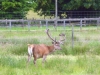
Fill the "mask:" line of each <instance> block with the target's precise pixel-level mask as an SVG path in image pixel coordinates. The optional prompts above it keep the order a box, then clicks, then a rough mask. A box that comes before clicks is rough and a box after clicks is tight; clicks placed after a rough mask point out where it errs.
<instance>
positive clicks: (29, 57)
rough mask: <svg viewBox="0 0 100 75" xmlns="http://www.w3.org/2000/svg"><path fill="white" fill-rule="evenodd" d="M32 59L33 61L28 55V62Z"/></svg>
mask: <svg viewBox="0 0 100 75" xmlns="http://www.w3.org/2000/svg"><path fill="white" fill-rule="evenodd" d="M30 59H31V56H30V55H29V54H28V60H27V62H29V61H30Z"/></svg>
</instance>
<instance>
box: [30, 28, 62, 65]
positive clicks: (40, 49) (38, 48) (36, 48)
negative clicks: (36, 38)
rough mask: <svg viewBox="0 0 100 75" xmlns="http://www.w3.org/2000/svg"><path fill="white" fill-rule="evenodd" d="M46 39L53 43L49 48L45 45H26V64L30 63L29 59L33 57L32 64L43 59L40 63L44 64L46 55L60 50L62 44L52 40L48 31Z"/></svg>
mask: <svg viewBox="0 0 100 75" xmlns="http://www.w3.org/2000/svg"><path fill="white" fill-rule="evenodd" d="M46 33H47V35H48V37H49V38H50V39H51V40H52V41H53V42H52V45H51V46H47V45H45V44H28V62H29V61H30V58H31V57H32V56H33V58H34V64H36V60H37V59H38V58H43V60H42V62H43V63H44V62H45V59H46V57H47V55H48V54H50V53H51V52H53V51H55V50H61V47H60V45H61V44H62V43H61V42H60V41H56V39H55V40H54V39H53V38H52V37H51V36H50V35H49V29H47V31H46Z"/></svg>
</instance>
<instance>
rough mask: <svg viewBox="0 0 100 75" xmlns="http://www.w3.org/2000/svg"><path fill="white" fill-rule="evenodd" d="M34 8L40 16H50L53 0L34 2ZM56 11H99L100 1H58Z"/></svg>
mask: <svg viewBox="0 0 100 75" xmlns="http://www.w3.org/2000/svg"><path fill="white" fill-rule="evenodd" d="M35 2H36V4H37V5H36V7H35V8H34V9H35V11H37V12H38V13H39V14H40V15H52V14H54V10H55V1H54V0H48V1H47V0H35ZM58 10H59V11H63V10H64V11H65V10H82V11H83V10H86V11H87V10H100V0H58Z"/></svg>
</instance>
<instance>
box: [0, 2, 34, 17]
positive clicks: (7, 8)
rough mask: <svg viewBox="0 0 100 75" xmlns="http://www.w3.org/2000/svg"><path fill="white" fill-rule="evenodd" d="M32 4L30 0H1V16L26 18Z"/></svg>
mask: <svg viewBox="0 0 100 75" xmlns="http://www.w3.org/2000/svg"><path fill="white" fill-rule="evenodd" d="M32 6H33V2H32V1H31V3H30V2H29V0H0V16H2V17H0V18H10V19H11V18H14V19H16V18H24V17H25V14H26V13H27V11H28V10H29V9H30V8H31V7H32Z"/></svg>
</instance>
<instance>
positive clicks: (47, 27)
mask: <svg viewBox="0 0 100 75" xmlns="http://www.w3.org/2000/svg"><path fill="white" fill-rule="evenodd" d="M46 29H48V21H47V20H46Z"/></svg>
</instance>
